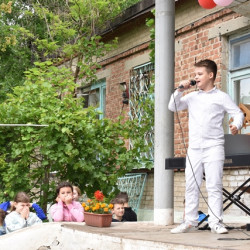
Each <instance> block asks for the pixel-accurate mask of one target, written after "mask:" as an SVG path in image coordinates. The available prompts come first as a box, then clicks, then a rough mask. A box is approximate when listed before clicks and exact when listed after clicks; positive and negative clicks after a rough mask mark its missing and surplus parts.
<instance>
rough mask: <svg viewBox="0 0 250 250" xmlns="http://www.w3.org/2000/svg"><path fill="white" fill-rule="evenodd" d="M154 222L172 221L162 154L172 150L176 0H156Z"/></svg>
mask: <svg viewBox="0 0 250 250" xmlns="http://www.w3.org/2000/svg"><path fill="white" fill-rule="evenodd" d="M155 7H156V17H155V20H156V21H155V155H154V224H156V225H171V224H173V222H174V210H173V207H174V203H173V193H174V192H173V187H174V181H173V178H174V176H173V171H172V170H165V158H168V157H173V153H174V143H173V141H174V119H173V117H174V115H173V113H172V112H171V111H169V110H168V102H169V99H170V96H171V94H172V92H173V87H174V55H175V53H174V49H175V48H174V44H175V1H173V0H156V1H155Z"/></svg>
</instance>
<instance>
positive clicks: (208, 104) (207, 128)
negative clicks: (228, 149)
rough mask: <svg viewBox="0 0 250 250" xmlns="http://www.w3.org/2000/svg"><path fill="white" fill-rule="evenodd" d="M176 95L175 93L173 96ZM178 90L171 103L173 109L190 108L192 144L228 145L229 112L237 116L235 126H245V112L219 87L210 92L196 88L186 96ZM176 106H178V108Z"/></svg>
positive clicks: (190, 145)
mask: <svg viewBox="0 0 250 250" xmlns="http://www.w3.org/2000/svg"><path fill="white" fill-rule="evenodd" d="M173 95H174V96H173ZM182 95H183V92H179V91H178V90H176V91H175V92H174V93H173V94H172V95H171V99H170V102H169V106H168V108H169V110H171V111H176V107H177V111H180V110H185V109H188V112H189V114H188V115H189V147H191V148H208V147H213V146H216V145H221V144H224V130H223V126H222V125H223V119H224V116H225V113H228V114H229V115H230V116H232V117H233V118H234V121H233V123H232V125H235V126H236V127H237V129H238V130H239V129H241V127H242V125H243V120H244V115H243V113H242V111H241V110H240V108H239V107H238V106H237V105H236V104H235V103H234V102H233V101H232V99H231V98H230V96H229V95H228V94H226V93H224V92H222V91H220V90H219V89H217V88H216V87H214V88H213V89H212V90H210V91H207V92H205V91H202V90H199V91H194V92H191V93H188V94H187V95H185V96H182ZM175 106H176V107H175Z"/></svg>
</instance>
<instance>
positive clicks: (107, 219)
mask: <svg viewBox="0 0 250 250" xmlns="http://www.w3.org/2000/svg"><path fill="white" fill-rule="evenodd" d="M105 200H106V199H105V196H104V195H103V193H102V192H101V191H100V190H97V191H95V193H94V198H93V199H88V200H87V202H83V203H82V206H83V208H84V218H85V223H86V225H89V226H93V227H109V226H110V224H111V221H112V213H111V210H112V208H113V205H112V204H108V203H106V202H105Z"/></svg>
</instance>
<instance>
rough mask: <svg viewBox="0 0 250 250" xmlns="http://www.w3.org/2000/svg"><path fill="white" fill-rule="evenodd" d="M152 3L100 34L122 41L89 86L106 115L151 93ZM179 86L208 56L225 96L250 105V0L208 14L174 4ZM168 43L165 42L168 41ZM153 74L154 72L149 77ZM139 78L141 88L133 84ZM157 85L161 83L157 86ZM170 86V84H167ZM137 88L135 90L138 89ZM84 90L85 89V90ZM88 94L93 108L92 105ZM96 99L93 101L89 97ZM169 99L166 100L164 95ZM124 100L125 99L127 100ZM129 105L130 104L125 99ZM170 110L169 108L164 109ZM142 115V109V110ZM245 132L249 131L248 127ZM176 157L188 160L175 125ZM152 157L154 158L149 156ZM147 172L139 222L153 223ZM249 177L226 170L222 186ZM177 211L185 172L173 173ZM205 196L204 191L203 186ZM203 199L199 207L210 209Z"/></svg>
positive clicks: (188, 2)
mask: <svg viewBox="0 0 250 250" xmlns="http://www.w3.org/2000/svg"><path fill="white" fill-rule="evenodd" d="M154 5H155V1H154V0H143V1H141V2H139V3H138V4H136V5H134V6H132V7H131V8H129V9H128V10H127V11H126V12H125V13H124V14H123V15H122V16H120V17H119V18H118V19H117V20H116V21H115V22H114V23H113V24H112V26H111V27H110V28H109V29H107V30H106V31H105V32H104V33H103V34H102V35H103V37H104V40H106V41H107V40H111V39H113V38H115V37H118V41H119V43H118V47H117V48H116V49H114V50H113V51H112V52H110V53H109V54H108V55H107V56H106V57H105V58H103V60H102V61H101V63H102V66H103V67H102V69H101V70H99V72H98V79H100V82H99V83H98V84H97V85H94V86H89V87H88V91H90V92H91V93H92V97H93V96H95V98H97V99H98V100H97V102H99V103H100V108H101V109H103V111H104V114H105V116H106V117H109V118H115V117H117V116H118V115H119V114H120V113H121V112H122V111H126V112H127V115H128V117H129V112H130V118H131V110H132V111H133V112H134V113H135V114H136V112H137V111H136V107H135V105H134V104H133V101H131V98H132V96H133V95H136V94H141V93H143V92H145V91H147V87H148V84H149V83H148V81H149V78H147V76H149V77H150V76H151V73H152V72H153V70H154V65H153V64H151V63H150V55H149V54H150V49H149V44H150V42H151V38H150V28H148V27H147V26H146V25H145V21H146V19H147V18H152V17H153V15H152V13H151V11H152V9H153V8H154ZM175 8H176V15H175V17H176V18H175V31H176V32H175V58H173V60H175V85H176V86H177V85H178V83H179V82H180V81H181V80H184V79H192V78H193V77H194V73H193V72H194V68H193V65H194V63H195V62H197V61H199V60H201V59H205V58H209V59H212V60H214V61H215V62H216V63H217V65H218V76H217V80H216V85H217V86H218V87H219V88H221V89H222V90H223V91H225V92H227V93H228V94H229V95H230V96H231V97H232V98H233V100H234V101H235V102H236V103H238V104H239V103H244V104H246V105H250V1H249V0H241V1H234V2H233V3H232V4H231V5H230V6H228V7H219V6H217V7H215V8H213V9H210V10H207V9H204V8H202V7H201V6H200V5H199V4H198V1H197V0H178V1H176V3H175ZM166 42H167V41H166ZM149 73H150V74H149ZM135 75H136V76H138V79H139V80H138V81H137V83H136V84H137V85H133V84H135V83H134V82H133V81H134V80H133V79H134V78H133V77H134V76H135ZM124 82H125V83H126V86H127V88H130V89H129V94H130V95H129V96H128V99H129V104H126V102H125V103H123V100H124V96H122V94H123V92H122V90H121V88H120V87H121V85H122V84H121V83H124ZM156 84H157V83H156ZM166 84H168V83H166ZM135 86H137V87H135ZM82 91H83V92H84V91H86V89H83V90H82ZM92 97H91V95H90V96H89V104H91V100H92V101H93V99H94V98H92ZM91 98H92V99H91ZM166 98H167V97H166ZM125 99H126V98H125ZM125 101H126V100H125ZM166 109H167V107H166ZM138 112H139V111H138ZM180 117H181V123H182V127H183V128H184V137H185V138H184V139H185V141H186V142H187V144H188V117H187V113H186V112H181V113H180ZM224 127H225V133H229V129H228V118H227V119H225V126H224ZM242 133H250V127H247V129H243V130H242ZM174 146H175V156H177V157H178V156H184V155H185V150H184V146H183V143H182V135H181V133H180V129H179V127H178V125H177V124H176V125H175V141H174ZM151 156H152V155H151ZM141 171H146V172H148V177H147V183H146V187H145V189H144V193H143V198H142V201H141V205H140V211H139V219H144V220H152V219H153V179H154V178H153V170H151V171H147V170H144V169H142V170H141ZM249 177H250V170H249V168H242V167H241V168H237V167H235V168H230V169H225V171H224V180H223V181H224V187H226V188H228V190H233V189H234V188H235V187H237V186H239V185H240V184H241V183H242V182H243V181H244V180H246V179H248V178H249ZM174 178H175V180H174V181H175V197H174V199H175V210H176V211H180V212H181V211H183V198H184V189H185V181H184V173H183V172H176V173H175V177H174ZM202 191H204V194H205V196H206V192H205V189H204V187H203V188H202ZM241 198H242V202H243V203H245V204H247V203H248V204H250V194H244V195H243V196H242V197H241ZM206 207H207V206H206V204H205V203H204V202H203V201H201V209H202V210H203V211H204V212H207V210H206ZM226 214H229V215H232V216H233V215H240V216H244V215H246V214H245V213H244V212H242V211H241V210H240V209H238V208H237V207H235V206H234V205H233V206H231V207H230V209H228V210H227V211H226Z"/></svg>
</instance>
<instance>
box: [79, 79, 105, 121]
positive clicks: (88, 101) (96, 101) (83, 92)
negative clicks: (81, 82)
mask: <svg viewBox="0 0 250 250" xmlns="http://www.w3.org/2000/svg"><path fill="white" fill-rule="evenodd" d="M78 96H83V97H84V108H87V107H89V106H93V107H96V108H97V110H99V111H101V112H102V114H100V115H99V119H103V118H104V117H105V110H106V81H105V80H100V81H98V82H97V83H95V84H92V85H91V86H88V87H82V88H78Z"/></svg>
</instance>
